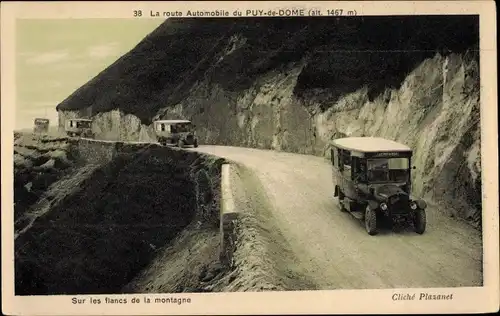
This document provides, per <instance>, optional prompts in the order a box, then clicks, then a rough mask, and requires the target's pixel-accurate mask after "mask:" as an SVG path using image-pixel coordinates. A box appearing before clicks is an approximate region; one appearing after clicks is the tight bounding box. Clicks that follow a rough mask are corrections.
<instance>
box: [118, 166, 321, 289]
mask: <svg viewBox="0 0 500 316" xmlns="http://www.w3.org/2000/svg"><path fill="white" fill-rule="evenodd" d="M225 167H227V168H225ZM222 171H223V173H222V181H223V182H222V189H223V190H222V192H221V194H222V196H221V197H222V199H221V207H222V209H221V228H220V229H221V232H223V234H222V235H221V234H219V233H218V232H217V231H207V230H203V229H196V228H189V229H186V230H184V231H183V232H182V233H181V234H180V235H179V236H178V238H177V239H176V241H175V242H173V243H171V246H170V247H168V248H166V249H164V250H163V251H162V253H161V254H159V255H158V256H157V257H156V259H155V260H154V261H153V262H152V263H151V264H150V265H149V266H148V268H146V269H144V270H143V272H142V273H141V274H140V275H138V276H137V278H135V279H134V280H133V281H132V282H130V283H129V284H128V285H127V286H126V287H125V289H124V291H125V292H141V293H145V292H146V293H147V292H149V293H165V292H170V293H171V292H193V291H194V292H234V291H242V292H243V291H252V292H255V291H270V290H294V289H296V290H305V289H315V285H314V284H313V283H311V282H310V281H309V280H308V279H307V278H306V277H305V276H304V273H303V271H301V270H300V268H299V266H298V265H296V263H297V262H298V260H296V258H295V257H294V254H293V253H292V252H291V250H290V248H289V246H288V243H287V241H286V240H285V238H284V237H283V236H282V235H281V233H280V231H279V229H278V228H277V226H276V223H275V221H274V218H273V216H272V213H271V205H270V204H269V201H268V198H267V196H266V192H265V191H264V190H263V188H262V186H261V184H260V181H259V180H258V179H257V178H256V177H255V175H254V174H253V173H252V171H250V170H249V169H247V168H246V167H244V166H241V165H239V164H236V163H233V162H230V161H228V164H225V165H223V168H222ZM221 237H222V238H223V242H221ZM219 245H220V247H219ZM221 252H222V254H221Z"/></svg>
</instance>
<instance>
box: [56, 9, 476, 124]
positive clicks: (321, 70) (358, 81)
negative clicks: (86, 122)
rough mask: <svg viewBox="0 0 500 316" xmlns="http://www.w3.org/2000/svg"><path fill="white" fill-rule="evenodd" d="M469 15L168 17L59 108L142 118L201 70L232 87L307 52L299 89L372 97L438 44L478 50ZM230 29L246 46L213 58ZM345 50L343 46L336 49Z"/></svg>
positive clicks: (175, 98) (173, 98)
mask: <svg viewBox="0 0 500 316" xmlns="http://www.w3.org/2000/svg"><path fill="white" fill-rule="evenodd" d="M476 22H477V19H476V18H467V19H466V18H464V17H450V16H447V17H419V18H415V17H412V18H411V19H405V18H393V19H391V20H389V19H384V18H380V17H356V18H352V17H350V18H348V19H345V20H343V19H342V18H339V19H334V18H314V19H306V18H294V19H291V18H273V19H269V18H245V19H169V20H167V21H166V22H165V23H164V24H162V25H161V26H160V27H158V28H157V29H156V30H155V31H153V32H152V33H151V34H150V35H148V36H147V37H146V38H145V39H144V40H143V41H141V42H140V43H139V44H138V45H137V46H136V47H135V48H134V49H132V50H131V51H130V52H129V53H127V54H125V55H124V56H122V57H121V58H120V59H119V60H117V61H116V62H115V63H114V64H112V65H111V66H109V67H108V68H107V69H105V70H103V71H102V72H101V73H100V74H99V75H97V76H96V77H95V78H94V79H93V80H91V81H89V82H88V83H87V84H85V85H84V86H82V87H81V88H80V89H78V90H77V91H75V92H74V93H73V94H72V95H70V96H69V97H68V98H67V99H66V100H64V101H63V102H62V103H61V104H59V105H58V106H57V108H58V109H65V110H70V109H73V110H74V109H81V108H85V107H87V106H88V104H93V112H94V113H98V112H106V111H109V110H111V109H116V108H119V109H121V110H122V111H123V112H125V113H127V114H128V113H130V114H134V115H136V116H138V117H139V118H140V119H141V120H142V122H143V123H148V122H149V120H150V119H151V118H152V117H153V116H154V115H155V114H156V113H157V112H158V110H160V109H161V108H163V107H166V106H167V107H168V106H171V105H174V104H176V103H178V102H179V101H180V100H182V99H183V98H185V97H186V96H187V93H188V91H189V89H190V88H191V87H192V85H193V84H194V83H195V82H196V80H198V79H200V78H201V77H203V76H209V77H210V79H211V80H212V82H214V83H219V84H220V85H221V86H222V87H223V88H224V89H226V90H233V91H239V90H242V89H245V88H247V87H248V86H249V85H250V84H251V83H252V82H253V81H254V79H255V78H256V77H258V76H259V75H261V74H263V73H264V72H266V71H268V70H270V69H276V68H280V67H282V66H284V65H285V64H286V63H288V62H290V61H298V60H300V59H302V58H306V56H307V58H309V60H310V62H309V64H308V67H306V69H304V71H303V73H302V74H301V76H300V78H299V79H300V80H299V82H298V84H297V87H296V89H295V93H296V94H297V95H303V94H304V93H306V92H307V91H308V90H311V89H314V88H325V87H336V89H335V91H332V97H333V98H336V97H338V96H340V95H343V94H346V93H349V92H352V91H355V90H356V89H358V88H359V87H360V86H362V85H364V84H368V85H369V86H370V89H371V94H372V95H376V94H377V93H378V92H379V91H380V90H381V89H383V88H384V87H386V86H394V85H398V84H399V83H400V82H401V80H402V79H403V78H404V76H405V75H406V74H407V73H408V71H409V70H411V69H413V68H414V67H415V65H417V64H418V63H419V62H421V61H422V60H423V59H424V58H426V57H430V56H432V55H433V54H434V53H435V52H436V51H444V50H446V49H449V50H452V51H462V50H464V49H466V48H472V49H477V48H478V46H479V43H478V41H477V38H478V29H477V26H476V24H477V23H476ZM234 34H241V35H242V36H243V37H245V38H246V39H247V45H246V46H245V48H244V49H243V50H242V51H241V53H239V54H234V55H233V56H231V57H230V58H226V59H225V60H224V61H223V62H221V63H219V64H216V61H217V59H218V56H219V54H220V53H221V52H222V50H223V47H222V43H224V42H227V40H228V39H229V38H230V37H231V36H232V35H234ZM333 50H335V51H337V52H336V53H333V52H332V51H333ZM345 50H347V51H349V53H347V54H346V53H345V52H339V51H345ZM423 50H429V52H422V51H423ZM353 51H357V53H354V52H353ZM396 51H400V52H399V53H396ZM401 51H402V52H401ZM367 69H369V70H370V71H367Z"/></svg>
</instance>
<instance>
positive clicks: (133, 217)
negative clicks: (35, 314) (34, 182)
mask: <svg viewBox="0 0 500 316" xmlns="http://www.w3.org/2000/svg"><path fill="white" fill-rule="evenodd" d="M104 144H106V143H98V142H91V141H83V142H82V143H75V144H74V145H76V146H77V147H71V148H73V149H74V150H75V157H76V158H75V159H76V160H78V161H80V162H83V166H84V168H87V169H88V168H90V167H89V166H92V167H93V168H92V169H89V172H88V174H86V175H85V176H82V177H81V179H80V181H78V182H77V183H73V186H72V185H71V183H69V182H66V183H64V185H61V186H60V188H61V190H66V191H64V193H63V194H62V196H61V197H60V198H56V199H53V201H54V203H52V204H50V207H46V208H45V209H44V210H43V211H40V210H37V209H31V212H32V213H33V214H37V215H36V216H33V217H32V220H31V221H30V222H29V225H25V226H24V227H20V230H19V231H18V235H17V236H16V239H15V243H16V245H15V249H16V253H15V258H16V260H15V271H16V274H15V278H16V294H17V295H36V294H38V295H43V294H74V293H79V294H91V293H93V294H98V293H119V292H120V291H121V289H122V287H123V286H124V285H126V284H127V283H128V282H130V281H131V280H132V279H133V278H134V277H135V276H136V275H137V274H138V273H140V271H141V270H143V269H144V268H146V267H147V266H148V265H149V264H150V263H151V262H152V261H154V259H155V258H156V257H157V256H158V255H159V254H160V253H162V251H163V250H164V248H168V247H169V246H172V245H175V243H176V240H179V238H181V239H182V236H183V234H195V235H196V237H197V238H198V240H199V243H198V245H200V246H205V245H207V246H208V247H210V246H211V245H212V246H213V248H214V249H215V250H214V251H215V252H217V250H218V246H219V245H218V238H217V242H215V240H214V243H213V244H209V243H206V240H207V238H208V237H207V238H205V237H206V236H217V235H218V232H219V230H218V224H219V191H220V180H219V178H220V166H221V164H222V163H223V160H222V159H218V158H215V157H211V156H208V155H203V154H200V153H196V152H192V151H185V150H177V149H171V148H165V147H161V146H158V145H155V144H130V145H129V144H123V143H107V145H104ZM98 146H101V147H100V150H99V149H97V150H95V153H96V155H90V156H85V155H82V153H83V154H84V153H85V152H87V153H88V152H91V151H92V150H91V149H92V148H94V149H96V148H98ZM106 146H107V147H106ZM78 148H80V149H82V148H86V151H85V150H84V151H78ZM113 148H114V149H113ZM97 153H100V155H97ZM109 153H111V155H109ZM98 157H100V158H98ZM89 161H92V162H93V163H90V162H89ZM63 180H66V181H68V178H65V179H64V178H63V179H61V180H60V181H63ZM57 187H58V186H57V181H56V183H54V184H53V188H57ZM69 187H71V190H69ZM54 193H55V194H57V192H54ZM66 193H67V194H66ZM35 205H36V203H35ZM197 231H202V232H203V233H202V234H197V233H196V232H197ZM176 238H177V239H176ZM184 246H185V245H177V247H181V248H183V247H184ZM183 249H187V250H194V249H192V248H190V247H187V248H183ZM199 259H200V260H202V259H205V258H202V257H199ZM182 270H185V267H184V266H182Z"/></svg>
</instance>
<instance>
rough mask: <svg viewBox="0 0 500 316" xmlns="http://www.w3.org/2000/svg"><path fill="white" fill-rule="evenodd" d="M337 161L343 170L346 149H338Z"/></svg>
mask: <svg viewBox="0 0 500 316" xmlns="http://www.w3.org/2000/svg"><path fill="white" fill-rule="evenodd" d="M336 156H337V157H336V158H337V162H338V166H339V170H340V171H342V170H344V159H343V158H342V157H343V156H344V151H343V150H342V149H338V151H337V155H336Z"/></svg>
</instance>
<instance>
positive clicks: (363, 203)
mask: <svg viewBox="0 0 500 316" xmlns="http://www.w3.org/2000/svg"><path fill="white" fill-rule="evenodd" d="M411 157H412V150H411V149H410V148H409V147H408V146H406V145H404V144H400V143H397V142H395V141H392V140H387V139H383V138H377V137H348V138H340V139H336V140H334V141H333V142H332V149H331V162H332V165H333V181H334V183H335V192H334V196H335V197H338V199H339V202H340V205H341V209H342V211H346V212H349V213H351V214H352V215H353V216H354V217H356V218H358V219H360V220H364V222H365V228H366V231H367V232H368V234H370V235H376V234H377V233H378V224H379V223H380V222H381V220H383V219H384V218H385V219H388V220H389V222H390V223H392V224H394V223H406V224H413V226H414V230H415V232H417V233H418V234H423V233H424V231H425V228H426V211H425V209H426V207H427V204H426V202H425V201H424V200H421V199H416V200H413V199H411V198H410V192H411V170H412V169H415V168H414V167H413V168H411V167H410V166H411Z"/></svg>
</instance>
